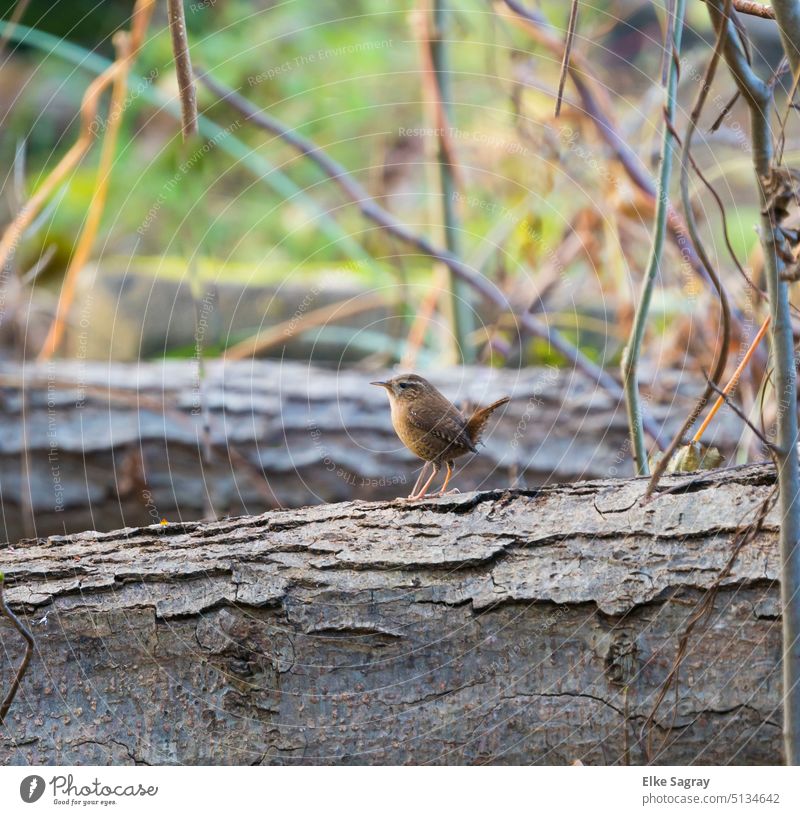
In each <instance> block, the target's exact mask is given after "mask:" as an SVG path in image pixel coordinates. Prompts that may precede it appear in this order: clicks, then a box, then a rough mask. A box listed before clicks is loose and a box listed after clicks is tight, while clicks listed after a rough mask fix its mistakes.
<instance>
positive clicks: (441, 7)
mask: <svg viewBox="0 0 800 815" xmlns="http://www.w3.org/2000/svg"><path fill="white" fill-rule="evenodd" d="M447 2H448V0H434V2H433V30H431V19H430V17H431V14H430V9H429V8H428V3H427V2H423V3H422V7H421V9H420V22H421V28H422V32H421V34H422V36H421V40H422V41H423V47H422V58H423V66H424V69H425V70H424V74H423V76H424V77H426V78H427V79H428V81H427V82H426V83H425V85H424V87H426V88H427V89H428V95H429V96H430V98H431V102H432V104H433V111H434V121H435V123H436V128H435V130H436V133H437V141H438V151H437V162H438V165H439V184H440V189H441V194H442V217H443V220H444V241H445V246H446V247H447V250H448V251H449V252H452V253H453V254H454V255H460V254H461V241H460V223H459V218H458V207H457V203H456V202H457V196H456V193H457V191H458V188H459V187H462V186H463V183H462V178H461V172H460V169H459V165H458V162H457V160H456V151H455V147H454V145H453V139H452V138H451V121H452V115H453V113H452V87H451V82H450V69H449V60H448V49H447V30H448V23H449V17H450V12H449V10H448V8H447ZM447 276H448V290H449V294H450V312H451V314H452V320H453V329H454V330H453V338H454V345H455V357H456V359H459V360H460V361H461V362H464V363H467V364H469V363H472V362H474V361H475V357H476V354H475V348H474V347H473V341H472V338H471V335H472V333H473V332H474V331H475V318H474V314H473V311H472V306H471V305H470V302H469V290H468V287H466V286H465V284H464V282H463V281H461V280H459V279H457V278H456V276H455V275H454V274H453V273H452V272H451V271H450V270H447Z"/></svg>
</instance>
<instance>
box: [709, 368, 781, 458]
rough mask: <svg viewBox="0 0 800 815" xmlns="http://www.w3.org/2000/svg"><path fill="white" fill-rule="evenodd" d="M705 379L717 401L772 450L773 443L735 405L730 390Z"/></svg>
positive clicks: (773, 447)
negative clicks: (725, 406) (726, 407)
mask: <svg viewBox="0 0 800 815" xmlns="http://www.w3.org/2000/svg"><path fill="white" fill-rule="evenodd" d="M706 381H707V382H708V383H709V385H710V387H711V389H712V390H713V391H714V393H716V394H717V397H718V398H719V403H720V404H725V405H727V406H728V407H729V408H730V409H731V410H732V411H733V412H734V413H735V414H736V415H737V416H738V417H739V418H740V419H741V420H742V421H743V422H744V423H745V424H746V425H747V427H749V428H750V430H751V432H752V433H753V435H755V437H756V438H757V439H758V440H759V441H760V442H761V443H762V444H763V445H764V447H765V448H766V449H767V450H769V451H774V449H775V445H774V444H773V443H772V442H771V441H770V440H769V439H768V438H767V437H766V436H765V435H764V434H763V433H762V431H761V430H759V429H758V428H757V427H756V426H755V425H754V424H753V423H752V422H751V421H750V419H749V418H748V417H747V414H746V413H745V412H744V411H743V410H742V409H741V408H740V407H739V405H737V404H736V402H734V401H733V399H731V397H730V390H729V389H728V388H725V389H722V388H720V387H719V386H717V385H715V384H714V383H713V382H712V381H711V379H710V378H709V377H706ZM731 383H733V380H731ZM715 404H716V403H715ZM693 441H699V439H693Z"/></svg>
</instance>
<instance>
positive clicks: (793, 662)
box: [706, 0, 800, 765]
mask: <svg viewBox="0 0 800 815" xmlns="http://www.w3.org/2000/svg"><path fill="white" fill-rule="evenodd" d="M706 5H707V7H708V11H709V15H710V16H711V21H712V23H713V25H714V27H715V29H716V30H717V31H719V29H720V27H722V26H727V27H728V34H727V37H726V38H725V47H724V49H723V56H724V58H725V62H726V63H727V65H728V68H729V69H730V71H731V74H732V75H733V78H734V81H735V82H736V85H737V87H738V88H739V90H740V91H741V94H742V96H743V98H744V99H745V101H746V102H747V105H748V108H749V109H750V128H751V136H752V143H753V150H752V153H753V169H754V170H755V175H756V186H757V189H758V198H759V204H760V207H761V235H760V237H761V245H762V247H763V250H764V271H765V277H766V282H767V291H768V293H769V302H770V316H771V318H772V325H771V332H770V333H771V339H772V359H773V366H774V372H775V395H776V399H777V402H778V404H777V408H778V410H777V414H778V415H777V429H776V443H775V447H774V456H775V461H776V468H777V471H778V488H779V493H780V509H781V525H780V537H779V541H780V554H781V564H782V569H781V603H782V614H781V617H782V625H783V737H784V748H785V751H786V762H787V764H790V765H798V764H800V545H799V544H800V462H799V461H798V455H797V439H798V433H797V381H796V371H795V361H794V336H793V331H792V322H791V310H790V306H789V284H788V282H787V281H786V280H784V279H783V276H782V273H783V270H784V261H783V258H784V257H785V256H786V255H787V251H788V250H787V247H786V241H785V238H784V235H783V232H782V230H781V229H780V225H779V224H778V223H777V220H776V218H775V216H774V212H773V210H772V207H771V205H770V202H769V200H768V194H767V186H768V185H769V183H770V182H771V181H772V180H773V179H774V172H775V169H776V168H775V167H774V165H773V159H774V154H773V143H772V129H771V117H772V88H771V86H770V85H769V84H768V83H766V82H764V81H762V80H761V79H760V78H759V77H758V76H757V75H756V73H755V72H754V70H753V68H752V67H751V66H750V65H749V64H748V62H747V58H746V54H745V53H744V50H743V48H742V47H741V45H740V43H739V42H737V39H736V36H735V31H734V30H733V27H732V25H731V23H730V21H729V20H726V19H725V17H724V15H723V13H722V9H721V0H707V3H706ZM772 5H773V9H774V11H775V19H776V20H777V22H778V30H779V32H780V36H781V40H782V42H783V46H784V50H785V52H786V56H787V58H788V60H789V65H790V68H791V70H792V75H793V76H795V75H796V74H797V71H798V70H799V69H800V50H799V49H798V43H799V42H800V3H799V2H797V0H774V2H773V4H772Z"/></svg>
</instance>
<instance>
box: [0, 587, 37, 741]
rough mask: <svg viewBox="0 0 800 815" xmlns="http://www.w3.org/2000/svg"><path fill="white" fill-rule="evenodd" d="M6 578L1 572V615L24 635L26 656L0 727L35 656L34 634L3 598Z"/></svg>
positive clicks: (2, 709) (2, 707)
mask: <svg viewBox="0 0 800 815" xmlns="http://www.w3.org/2000/svg"><path fill="white" fill-rule="evenodd" d="M4 580H5V578H4V575H3V573H2V572H0V613H2V614H3V615H4V616H5V617H8V619H9V620H11V624H12V625H13V626H14V628H16V629H17V631H18V632H19V633H20V634H21V635H22V637H23V638H24V640H25V656H23V658H22V662H21V663H20V665H19V668H17V672H16V674H15V675H14V679H13V680H12V682H11V687H10V688H9V689H8V693H7V694H6V696H5V698H4V699H3V702H2V704H0V726H2V725H3V724H4V723H5V720H6V715H7V714H8V711H9V709H10V708H11V705H12V703H13V702H14V697H15V696H16V695H17V691H18V690H19V686H20V684H22V678H23V677H24V676H25V672H26V671H27V670H28V665H29V664H30V661H31V657H32V656H33V647H34V640H33V634H31V632H30V631H28V629H27V628H26V627H25V626H24V625H23V624H22V622H21V621H20V619H19V617H17V615H16V614H14V612H13V611H12V610H11V609H10V608H9V607H8V604H7V603H6V598H5V597H4V596H3V582H4Z"/></svg>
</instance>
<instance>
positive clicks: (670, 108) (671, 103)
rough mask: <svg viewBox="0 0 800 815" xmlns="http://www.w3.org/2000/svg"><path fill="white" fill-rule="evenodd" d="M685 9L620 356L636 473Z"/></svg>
mask: <svg viewBox="0 0 800 815" xmlns="http://www.w3.org/2000/svg"><path fill="white" fill-rule="evenodd" d="M685 12H686V0H677V3H676V4H675V9H674V13H675V18H674V20H670V21H669V24H668V25H667V31H666V34H665V42H664V50H665V52H666V53H667V54H668V55H669V56H668V59H669V67H668V69H667V88H666V93H665V100H664V135H663V139H662V144H661V159H660V161H661V168H660V172H659V176H658V188H657V190H658V194H657V196H656V216H655V226H654V230H653V244H652V247H651V249H650V257H649V259H648V261H647V269H646V270H645V273H644V276H643V278H642V293H641V297H640V299H639V304H638V306H637V307H636V314H635V316H634V320H633V326H632V327H631V335H630V338H629V340H628V344H627V346H626V347H625V353H624V354H623V359H622V377H623V384H624V387H625V405H626V407H627V410H628V426H629V429H630V437H631V447H632V450H633V456H634V462H635V464H636V471H637V473H638V474H639V475H646V474H647V449H646V448H645V442H644V433H643V432H642V423H641V412H642V404H641V399H640V398H639V377H638V368H639V357H640V355H641V350H642V341H643V339H644V330H645V327H646V325H647V317H648V315H649V313H650V300H651V298H652V295H653V287H654V286H655V280H656V275H657V274H658V270H659V268H660V266H661V256H662V253H663V251H664V236H665V234H666V228H667V206H668V204H667V196H668V194H669V180H670V177H671V175H672V119H673V117H674V115H675V96H676V92H677V87H678V75H679V65H680V51H681V37H682V35H683V20H684V15H685Z"/></svg>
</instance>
